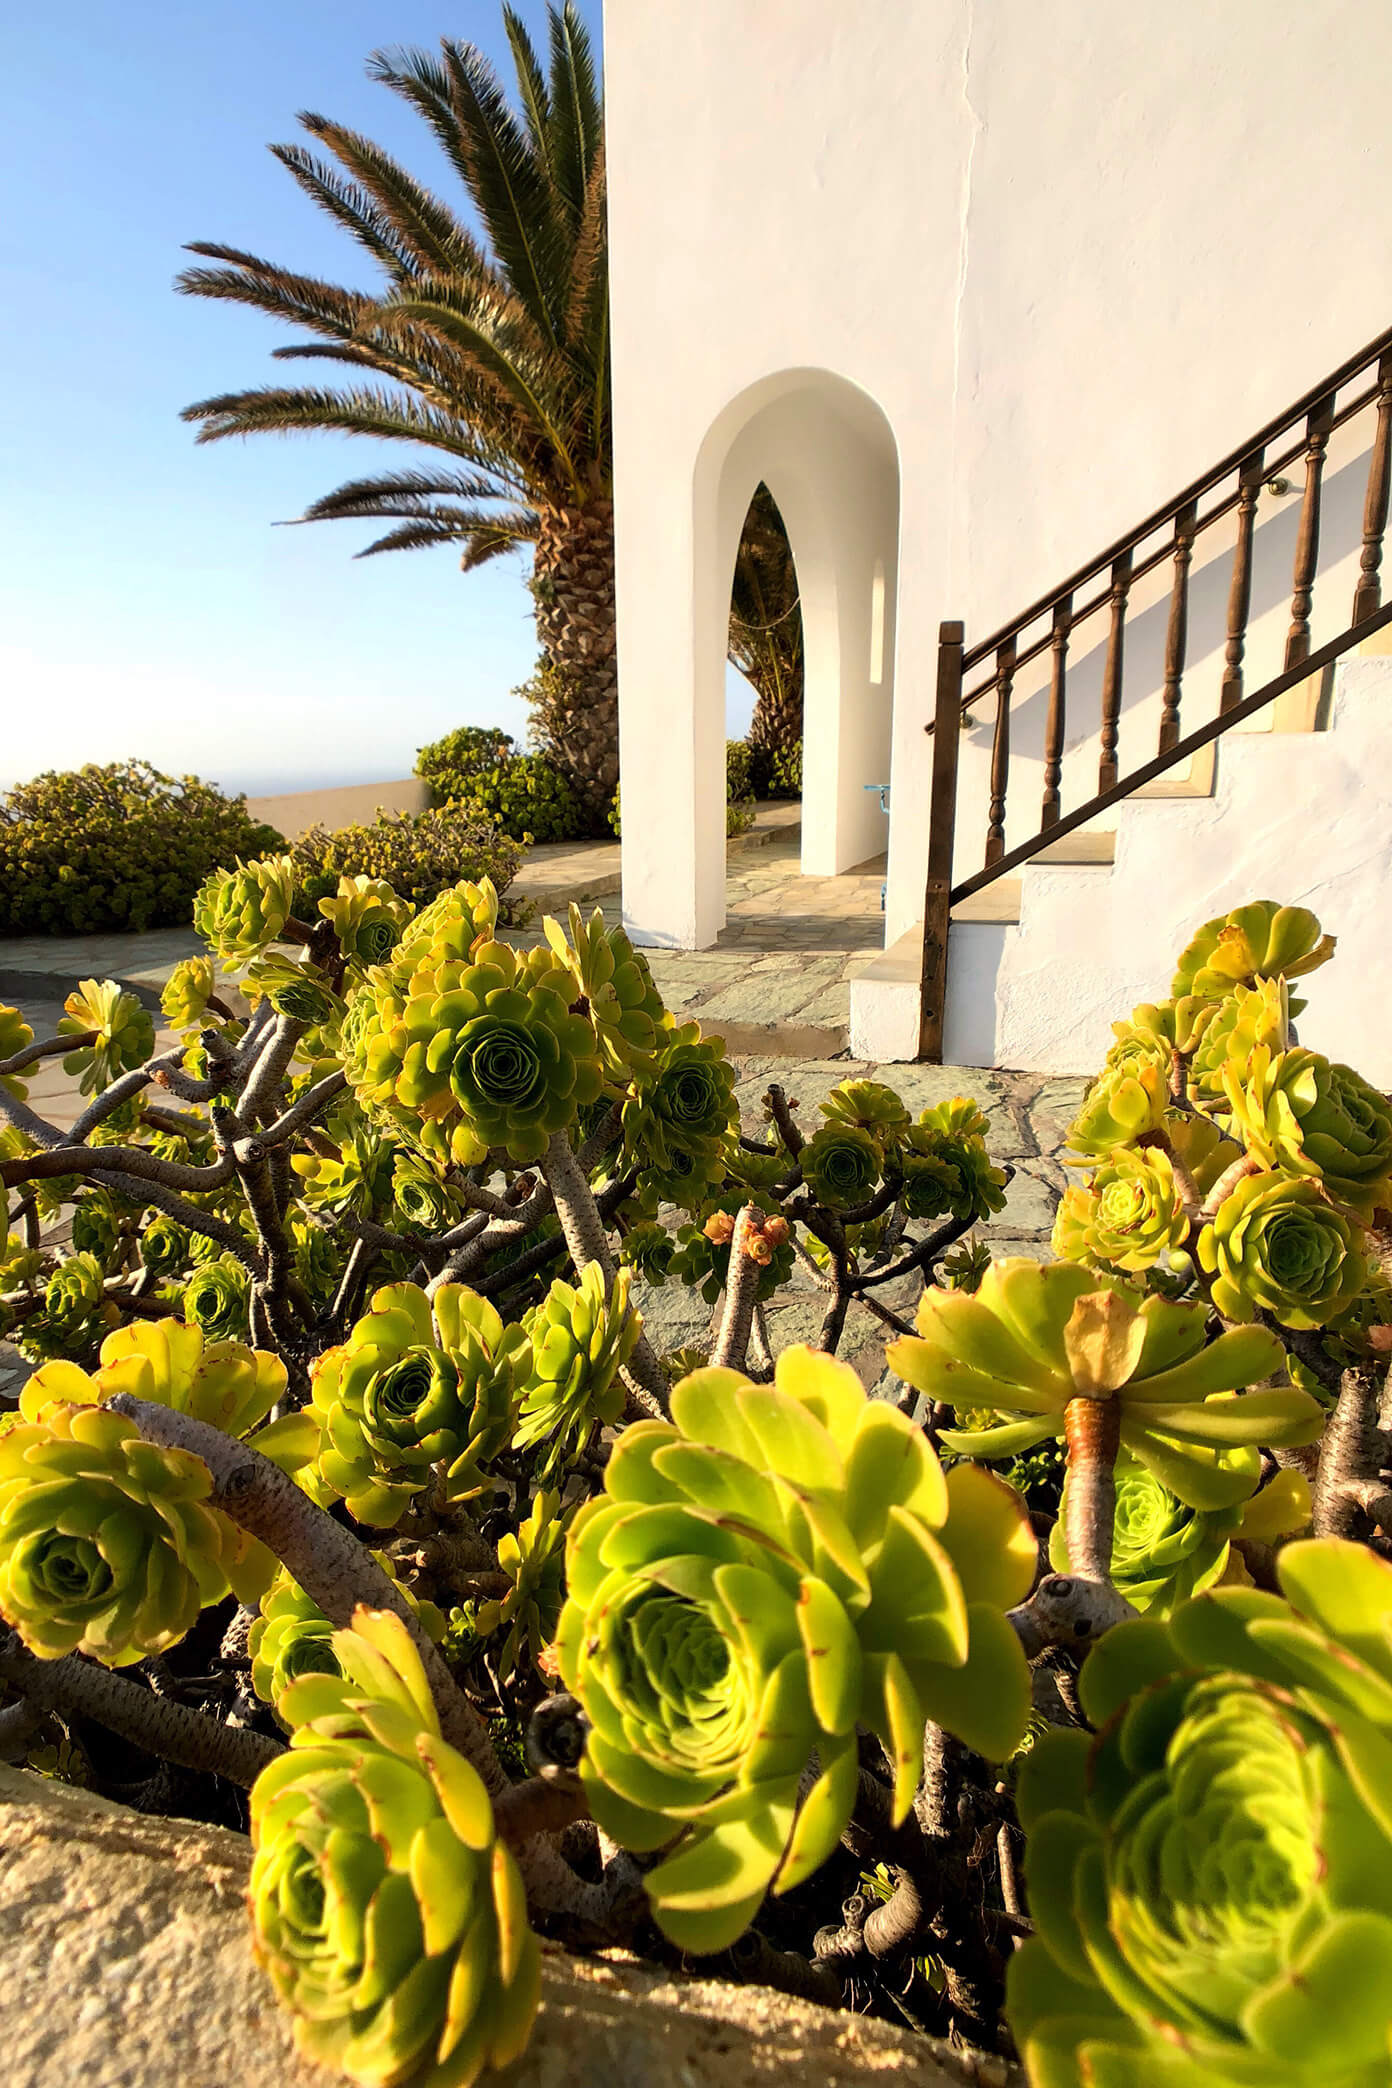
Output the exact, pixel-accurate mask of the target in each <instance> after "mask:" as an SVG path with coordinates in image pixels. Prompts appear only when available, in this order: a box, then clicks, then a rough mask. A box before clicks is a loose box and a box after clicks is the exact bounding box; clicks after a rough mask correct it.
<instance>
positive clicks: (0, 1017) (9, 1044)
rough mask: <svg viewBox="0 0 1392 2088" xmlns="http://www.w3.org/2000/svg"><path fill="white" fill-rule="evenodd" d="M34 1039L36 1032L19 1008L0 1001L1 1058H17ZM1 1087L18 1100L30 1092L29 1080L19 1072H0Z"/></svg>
mask: <svg viewBox="0 0 1392 2088" xmlns="http://www.w3.org/2000/svg"><path fill="white" fill-rule="evenodd" d="M33 1041H34V1032H33V1030H32V1029H31V1028H30V1026H29V1024H28V1023H27V1022H26V1021H25V1019H24V1017H23V1016H22V1015H21V1014H20V1012H19V1010H18V1008H11V1007H7V1006H5V1005H4V1004H3V1003H0V1059H12V1058H17V1057H18V1056H19V1054H20V1052H21V1051H27V1050H28V1049H29V1046H30V1045H31V1044H32V1043H33ZM0 1088H3V1089H4V1091H5V1093H6V1094H7V1095H13V1096H14V1098H15V1100H16V1101H17V1102H22V1101H23V1100H24V1098H25V1096H26V1095H27V1094H28V1092H29V1085H28V1082H27V1081H24V1080H21V1079H20V1077H19V1075H18V1073H4V1074H0Z"/></svg>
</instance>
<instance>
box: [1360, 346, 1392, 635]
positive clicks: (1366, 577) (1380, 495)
mask: <svg viewBox="0 0 1392 2088" xmlns="http://www.w3.org/2000/svg"><path fill="white" fill-rule="evenodd" d="M1389 467H1392V348H1389V349H1388V351H1387V353H1386V354H1385V355H1384V356H1383V358H1382V360H1381V362H1380V363H1379V364H1378V376H1377V432H1376V434H1375V435H1374V436H1373V454H1372V458H1371V460H1370V461H1369V465H1368V492H1367V497H1366V499H1365V501H1364V503H1363V551H1362V555H1361V556H1360V558H1359V561H1358V563H1359V574H1358V587H1357V589H1356V591H1355V593H1354V597H1353V622H1354V623H1356V624H1361V623H1362V621H1363V619H1364V617H1365V616H1371V615H1372V614H1373V613H1374V611H1375V610H1376V609H1378V608H1380V607H1381V605H1382V587H1381V584H1380V582H1379V579H1378V568H1379V567H1380V566H1381V564H1382V535H1383V531H1384V530H1385V529H1386V527H1387V492H1388V483H1389V478H1390V477H1392V471H1390V470H1389Z"/></svg>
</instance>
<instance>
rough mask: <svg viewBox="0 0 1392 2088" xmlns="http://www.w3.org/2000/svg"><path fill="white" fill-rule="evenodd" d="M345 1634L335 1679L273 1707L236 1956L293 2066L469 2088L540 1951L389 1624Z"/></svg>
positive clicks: (475, 1799)
mask: <svg viewBox="0 0 1392 2088" xmlns="http://www.w3.org/2000/svg"><path fill="white" fill-rule="evenodd" d="M353 1625H354V1628H353V1629H352V1630H351V1631H339V1632H336V1633H335V1634H334V1636H333V1639H332V1640H331V1642H330V1643H331V1645H332V1648H333V1652H334V1656H335V1659H336V1661H337V1664H338V1667H339V1669H340V1673H338V1674H333V1675H331V1674H327V1673H319V1674H315V1673H309V1674H305V1675H303V1676H302V1677H301V1679H300V1680H299V1681H297V1682H295V1683H293V1684H292V1685H291V1686H290V1687H289V1688H288V1689H286V1691H285V1692H284V1694H283V1695H282V1697H281V1699H280V1709H281V1713H282V1715H283V1716H284V1718H285V1719H286V1720H287V1721H288V1722H289V1723H290V1724H291V1725H292V1726H293V1728H294V1730H293V1732H292V1734H291V1740H290V1745H289V1747H288V1748H287V1749H286V1750H285V1752H284V1753H283V1754H282V1755H280V1756H279V1757H278V1758H277V1759H276V1760H275V1761H274V1762H272V1763H271V1764H270V1766H269V1767H268V1768H266V1769H264V1770H263V1771H262V1772H261V1775H260V1776H259V1777H258V1778H257V1781H256V1785H255V1788H254V1789H253V1791H252V1795H251V1837H252V1844H253V1847H254V1849H255V1852H256V1853H255V1857H254V1859H253V1862H252V1868H251V1880H250V1885H249V1888H248V1897H249V1903H250V1908H251V1920H252V1941H253V1948H254V1950H255V1952H256V1955H257V1957H258V1958H259V1959H260V1961H261V1963H262V1964H263V1965H264V1966H265V1967H266V1970H267V1971H268V1973H269V1974H270V1978H271V1983H272V1985H273V1986H274V1988H275V1990H276V1993H277V1995H278V1996H279V1998H280V2000H281V2001H282V2002H283V2003H284V2004H285V2005H286V2007H288V2008H289V2009H290V2010H291V2012H292V2013H293V2015H294V2019H295V2042H296V2044H297V2045H298V2047H299V2049H300V2050H301V2051H302V2052H303V2053H304V2055H305V2057H306V2058H308V2059H311V2060H313V2061H314V2062H316V2063H317V2064H319V2065H321V2066H328V2067H331V2068H333V2069H334V2070H335V2071H337V2072H339V2073H342V2074H346V2075H347V2076H348V2078H349V2079H350V2080H352V2081H356V2082H359V2083H361V2084H363V2088H391V2084H393V2083H397V2082H404V2081H406V2080H407V2079H408V2078H409V2079H412V2080H418V2081H420V2082H421V2083H422V2084H425V2083H426V2082H428V2083H430V2084H431V2088H469V2084H470V2083H472V2082H473V2081H474V2080H475V2079H476V2078H477V2077H478V2075H479V2074H480V2073H481V2072H482V2070H483V2069H484V2067H485V2066H504V2065H506V2064H507V2063H508V2061H509V2060H511V2059H514V2058H516V2057H517V2055H518V2054H519V2053H520V2052H521V2051H522V2050H523V2049H524V2047H525V2045H526V2043H527V2039H528V2036H529V2035H530V2031H531V2026H532V2022H533V2019H534V2017H535V2015H536V2008H537V2000H538V1995H539V1990H540V1982H541V1953H540V1949H539V1947H538V1944H537V1941H536V1938H535V1936H534V1935H533V1934H532V1931H531V1929H530V1928H529V1926H528V1924H527V1905H526V1896H525V1894H524V1891H523V1887H522V1881H521V1878H520V1877H519V1875H518V1871H517V1867H516V1865H515V1864H514V1862H513V1859H512V1857H511V1855H510V1854H509V1852H508V1850H507V1849H506V1847H505V1846H504V1845H503V1844H502V1843H501V1842H499V1841H497V1840H495V1837H494V1827H493V1812H492V1807H491V1806H490V1804H489V1801H488V1794H487V1792H486V1791H485V1789H484V1787H483V1784H482V1783H481V1782H480V1780H479V1777H478V1775H477V1774H476V1772H475V1771H474V1769H473V1768H472V1767H471V1766H470V1764H469V1763H468V1762H466V1761H465V1760H464V1758H463V1756H462V1755H460V1754H457V1753H456V1752H455V1750H454V1749H453V1748H452V1747H450V1746H449V1744H448V1743H447V1742H446V1741H445V1740H444V1739H442V1737H441V1734H440V1725H439V1719H438V1717H437V1715H436V1712H435V1708H434V1705H433V1704H432V1702H431V1699H430V1692H429V1689H428V1687H427V1685H426V1680H425V1675H424V1672H423V1670H422V1668H421V1664H420V1659H419V1656H418V1655H417V1653H416V1651H415V1648H414V1647H413V1646H412V1644H411V1641H410V1637H409V1634H408V1633H407V1631H406V1627H405V1626H404V1624H403V1623H402V1622H401V1620H400V1618H398V1617H396V1616H394V1615H392V1614H391V1613H390V1612H389V1611H381V1610H366V1609H359V1610H358V1611H357V1612H356V1613H355V1616H354V1620H353Z"/></svg>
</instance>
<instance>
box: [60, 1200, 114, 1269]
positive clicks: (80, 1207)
mask: <svg viewBox="0 0 1392 2088" xmlns="http://www.w3.org/2000/svg"><path fill="white" fill-rule="evenodd" d="M120 1237H121V1214H120V1212H119V1211H118V1210H117V1209H116V1206H115V1205H114V1204H113V1203H112V1201H111V1198H110V1197H109V1196H108V1195H107V1194H106V1193H105V1191H104V1190H101V1189H86V1190H84V1191H83V1193H82V1195H81V1196H79V1198H78V1199H77V1202H76V1203H75V1204H74V1205H73V1213H72V1243H73V1246H74V1247H75V1249H76V1250H77V1252H78V1253H79V1254H91V1255H95V1256H96V1259H97V1260H98V1261H99V1262H103V1263H105V1262H109V1261H110V1259H111V1257H112V1255H113V1254H114V1253H115V1252H116V1247H117V1243H118V1241H119V1240H120Z"/></svg>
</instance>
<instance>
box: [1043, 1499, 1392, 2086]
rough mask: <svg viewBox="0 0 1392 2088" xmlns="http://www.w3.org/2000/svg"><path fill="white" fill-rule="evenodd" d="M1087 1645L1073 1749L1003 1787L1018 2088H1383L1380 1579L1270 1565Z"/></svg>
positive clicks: (1316, 1552)
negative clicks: (1010, 1820)
mask: <svg viewBox="0 0 1392 2088" xmlns="http://www.w3.org/2000/svg"><path fill="white" fill-rule="evenodd" d="M1276 1570H1277V1575H1278V1578H1279V1580H1280V1583H1281V1586H1282V1589H1283V1591H1284V1595H1285V1599H1284V1600H1282V1598H1281V1597H1280V1596H1277V1595H1274V1594H1268V1593H1266V1592H1264V1591H1263V1590H1260V1589H1256V1588H1220V1589H1215V1590H1214V1591H1212V1592H1211V1593H1209V1594H1206V1595H1200V1596H1198V1597H1196V1598H1195V1599H1194V1600H1193V1601H1191V1602H1187V1603H1184V1604H1182V1605H1181V1606H1180V1607H1179V1608H1178V1609H1177V1610H1176V1611H1175V1613H1174V1614H1173V1616H1171V1617H1170V1618H1169V1619H1168V1620H1167V1621H1166V1622H1164V1623H1161V1622H1160V1621H1159V1620H1157V1619H1154V1618H1151V1617H1145V1618H1141V1619H1139V1620H1137V1621H1136V1622H1135V1623H1128V1624H1122V1625H1119V1626H1118V1627H1117V1628H1116V1629H1115V1630H1113V1631H1111V1632H1109V1633H1108V1634H1107V1635H1106V1637H1105V1638H1103V1639H1100V1640H1099V1641H1098V1644H1097V1645H1096V1647H1095V1648H1094V1649H1093V1651H1092V1652H1091V1653H1090V1654H1089V1655H1088V1658H1087V1660H1086V1661H1085V1662H1084V1665H1083V1669H1082V1674H1081V1677H1080V1682H1079V1695H1080V1697H1081V1699H1082V1703H1083V1709H1084V1710H1085V1712H1086V1713H1087V1716H1088V1718H1089V1720H1090V1721H1091V1723H1092V1724H1093V1725H1094V1726H1095V1728H1096V1731H1095V1732H1092V1733H1088V1732H1083V1731H1077V1730H1073V1731H1069V1732H1053V1733H1050V1734H1049V1735H1047V1736H1046V1737H1045V1738H1044V1739H1043V1740H1042V1741H1040V1742H1039V1743H1038V1744H1037V1745H1036V1746H1035V1748H1034V1749H1033V1750H1032V1752H1031V1753H1030V1755H1029V1756H1028V1757H1027V1758H1026V1760H1025V1762H1024V1764H1023V1766H1022V1769H1021V1774H1020V1782H1019V1792H1018V1805H1019V1813H1020V1821H1021V1824H1022V1826H1023V1827H1024V1828H1025V1830H1026V1834H1027V1837H1028V1840H1027V1847H1026V1863H1025V1868H1026V1876H1027V1882H1028V1886H1029V1895H1030V1911H1031V1914H1032V1916H1033V1918H1034V1922H1035V1926H1036V1930H1037V1934H1036V1936H1035V1937H1034V1938H1033V1939H1031V1940H1030V1941H1029V1942H1027V1943H1026V1944H1025V1946H1024V1948H1023V1949H1022V1950H1019V1951H1017V1953H1016V1954H1015V1956H1014V1958H1013V1959H1012V1961H1011V1965H1010V1972H1009V1978H1008V1982H1007V2006H1008V2015H1009V2019H1010V2024H1011V2028H1012V2030H1013V2032H1014V2035H1015V2038H1016V2041H1017V2043H1018V2044H1019V2046H1020V2049H1021V2051H1022V2053H1023V2055H1024V2057H1025V2060H1026V2063H1027V2065H1028V2068H1029V2074H1030V2080H1031V2082H1032V2083H1033V2084H1034V2088H1064V2084H1068V2088H1072V2084H1073V2083H1075V2082H1077V2081H1079V2080H1080V2079H1081V2080H1084V2081H1088V2082H1096V2083H1099V2084H1101V2083H1106V2084H1112V2083H1115V2084H1117V2088H1122V2084H1125V2088H1191V2084H1192V2088H1268V2084H1280V2088H1385V2084H1386V2082H1387V2080H1388V2078H1389V2074H1392V1882H1389V1881H1392V1629H1390V1628H1389V1627H1392V1566H1389V1565H1388V1563H1387V1562H1386V1561H1385V1560H1383V1559H1380V1558H1378V1557H1376V1555H1375V1554H1374V1553H1372V1552H1371V1551H1369V1550H1367V1549H1366V1548H1365V1547H1364V1546H1362V1545H1357V1544H1349V1543H1345V1542H1342V1541H1340V1540H1338V1539H1324V1540H1319V1541H1311V1542H1304V1543H1296V1544H1291V1545H1288V1546H1287V1547H1286V1548H1285V1549H1284V1550H1283V1551H1282V1552H1281V1554H1280V1556H1279V1559H1278V1562H1277V1568H1276Z"/></svg>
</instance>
